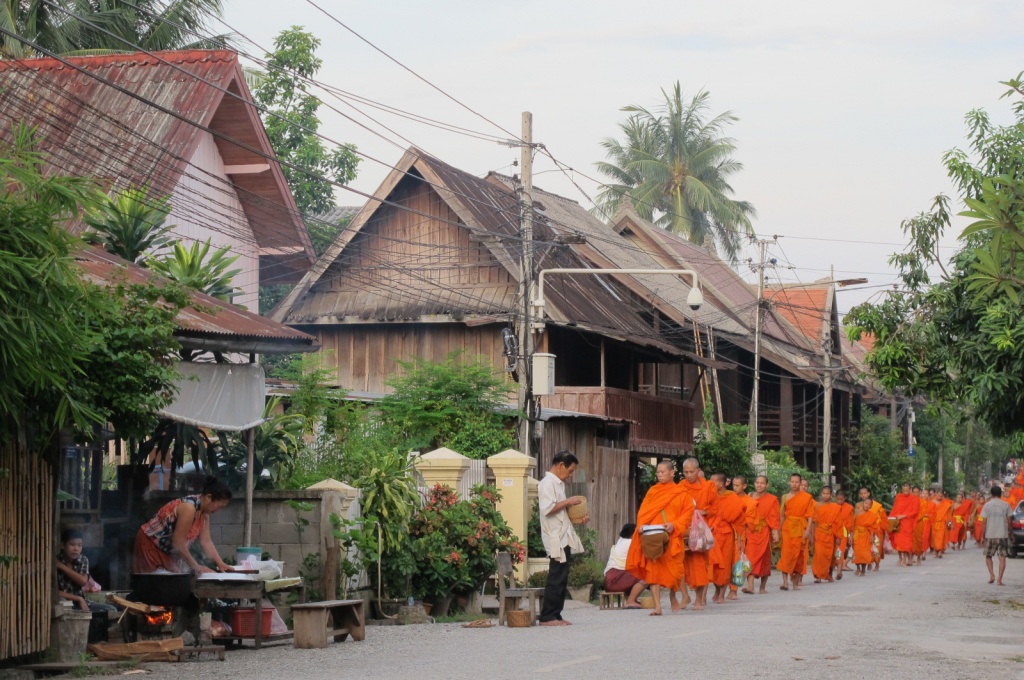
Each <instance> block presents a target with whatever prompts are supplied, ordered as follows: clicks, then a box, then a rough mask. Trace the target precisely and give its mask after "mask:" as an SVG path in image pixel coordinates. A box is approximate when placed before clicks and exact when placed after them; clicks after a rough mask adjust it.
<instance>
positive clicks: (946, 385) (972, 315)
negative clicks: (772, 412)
mask: <svg viewBox="0 0 1024 680" xmlns="http://www.w3.org/2000/svg"><path fill="white" fill-rule="evenodd" d="M1004 84H1005V85H1007V86H1008V87H1009V89H1008V90H1007V92H1006V96H1007V97H1010V98H1013V99H1015V100H1016V101H1015V103H1014V105H1013V111H1014V114H1015V117H1016V120H1015V122H1014V123H1013V124H1012V125H1008V126H996V125H994V124H993V123H992V122H991V120H990V118H989V116H988V114H987V113H985V112H984V111H978V110H975V111H971V112H970V113H968V114H967V123H968V150H961V149H953V150H952V151H950V152H948V153H947V154H946V155H945V165H946V170H947V172H948V174H949V176H950V177H951V178H952V179H953V180H954V182H955V184H956V185H957V187H958V189H959V191H960V199H961V200H962V201H963V207H964V209H963V210H962V211H961V212H960V215H962V216H964V217H967V218H969V219H970V220H971V222H970V224H969V225H968V226H967V227H966V228H965V229H964V230H963V232H962V233H961V234H960V238H959V246H958V250H957V252H956V253H955V254H954V255H953V257H952V258H950V259H949V260H946V259H944V258H943V257H941V256H940V254H939V250H938V243H939V239H940V238H941V236H942V235H943V233H945V231H946V230H948V229H949V228H950V227H951V219H952V218H951V214H952V208H951V207H950V206H951V201H950V200H949V199H948V198H946V197H945V196H939V197H937V198H936V199H935V201H934V202H933V205H932V208H931V210H929V211H928V212H925V213H921V214H919V215H917V216H916V217H914V218H912V219H909V220H907V221H905V222H904V223H903V225H902V226H903V231H904V233H905V234H906V235H907V236H908V238H909V240H910V244H909V245H908V248H907V249H906V250H905V251H904V252H902V253H897V254H895V255H893V256H892V258H891V259H890V262H891V263H892V264H893V265H895V266H896V267H897V268H898V269H899V272H900V278H901V280H902V284H903V285H902V286H901V288H900V289H898V290H894V291H891V292H889V293H888V294H887V295H886V297H885V298H884V299H883V300H881V301H880V302H877V303H874V304H863V305H860V306H858V307H855V308H854V309H853V310H851V312H850V313H849V314H848V316H847V317H846V325H847V328H848V332H849V334H850V337H851V338H853V339H858V338H859V337H860V336H861V335H862V334H864V333H870V334H872V335H874V337H875V340H876V342H875V347H874V349H873V350H872V351H871V352H869V354H868V356H867V361H868V364H869V366H870V367H871V369H872V370H873V372H874V373H875V374H876V375H877V376H878V378H879V380H880V381H881V383H882V384H883V385H884V386H885V387H886V388H887V389H889V390H901V391H904V392H905V393H908V394H911V395H926V396H928V397H929V399H931V400H933V401H939V402H942V403H945V404H950V405H958V404H966V405H967V406H968V408H969V409H970V410H971V412H972V413H974V414H976V415H977V417H978V418H979V419H980V420H981V421H982V422H984V423H985V424H986V425H988V426H989V427H990V428H992V430H993V432H994V433H995V434H997V435H1002V434H1014V433H1020V432H1021V430H1022V426H1021V423H1024V308H1022V306H1021V304H1020V298H1021V292H1022V287H1024V258H1022V257H1021V254H1022V252H1024V88H1022V83H1021V76H1018V77H1017V78H1016V79H1013V80H1010V81H1007V82H1005V83H1004ZM933 271H934V272H938V274H937V280H934V281H933V275H932V273H931V272H933Z"/></svg>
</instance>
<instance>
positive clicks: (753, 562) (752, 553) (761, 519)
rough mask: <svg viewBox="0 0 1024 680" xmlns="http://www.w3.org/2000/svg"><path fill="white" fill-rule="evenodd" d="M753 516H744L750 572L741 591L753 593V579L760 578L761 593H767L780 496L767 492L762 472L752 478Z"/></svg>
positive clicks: (778, 523) (777, 525)
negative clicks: (745, 517) (755, 477)
mask: <svg viewBox="0 0 1024 680" xmlns="http://www.w3.org/2000/svg"><path fill="white" fill-rule="evenodd" d="M751 498H752V499H753V500H754V503H755V506H754V515H753V517H752V518H751V517H750V516H749V515H748V517H747V537H746V550H747V559H749V560H750V575H749V576H747V587H746V590H745V591H744V592H746V593H749V594H751V595H753V593H754V579H755V578H759V579H761V589H760V590H759V591H758V593H760V594H761V595H764V594H765V593H766V592H768V591H766V590H765V586H766V585H767V584H768V577H769V576H771V574H772V544H773V543H778V542H779V527H781V526H782V524H781V521H780V518H779V499H778V498H776V497H775V496H773V495H772V494H770V493H768V478H767V477H765V476H764V475H761V476H759V477H758V478H757V479H755V480H754V493H753V495H752V496H751Z"/></svg>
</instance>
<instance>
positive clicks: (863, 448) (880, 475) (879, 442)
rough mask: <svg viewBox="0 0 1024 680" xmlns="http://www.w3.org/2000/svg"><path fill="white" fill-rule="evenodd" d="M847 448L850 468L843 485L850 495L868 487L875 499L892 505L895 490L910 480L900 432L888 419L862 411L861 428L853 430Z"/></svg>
mask: <svg viewBox="0 0 1024 680" xmlns="http://www.w3.org/2000/svg"><path fill="white" fill-rule="evenodd" d="M850 448H851V449H852V453H851V456H850V457H851V462H850V468H849V469H848V470H847V471H846V478H845V479H844V483H843V486H844V487H845V488H846V489H847V490H848V492H849V493H852V494H856V492H857V490H858V489H860V488H861V487H867V488H868V490H869V491H871V494H872V495H873V496H874V497H875V499H876V500H878V501H879V502H881V503H885V504H887V505H888V504H891V503H892V500H893V498H894V497H895V490H898V487H899V485H901V484H902V483H903V482H905V481H910V479H911V473H910V463H911V458H910V457H909V456H908V455H907V452H906V450H905V449H904V448H903V440H902V438H901V436H900V432H899V431H898V430H893V429H892V427H891V425H890V423H889V420H888V419H887V418H883V417H881V416H876V415H875V414H873V413H865V414H864V415H863V416H862V418H861V423H860V428H859V429H857V430H855V431H854V432H853V433H852V437H851V441H850Z"/></svg>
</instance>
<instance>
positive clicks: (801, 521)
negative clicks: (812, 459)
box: [776, 491, 817, 574]
mask: <svg viewBox="0 0 1024 680" xmlns="http://www.w3.org/2000/svg"><path fill="white" fill-rule="evenodd" d="M816 505H817V503H816V502H815V500H814V496H812V495H811V494H809V493H807V492H806V491H797V492H796V493H795V494H792V495H791V496H790V497H789V498H788V499H786V500H785V501H784V506H785V507H784V514H785V519H784V520H783V522H782V532H781V533H782V554H781V555H780V556H779V562H778V564H777V565H776V567H777V568H778V570H779V571H781V572H783V573H786V574H806V573H807V540H806V539H805V538H804V534H805V533H806V531H807V525H808V523H809V522H810V520H811V517H812V516H813V515H814V508H815V506H816Z"/></svg>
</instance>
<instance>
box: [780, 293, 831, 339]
mask: <svg viewBox="0 0 1024 680" xmlns="http://www.w3.org/2000/svg"><path fill="white" fill-rule="evenodd" d="M831 285H832V284H821V285H817V286H816V285H813V284H812V285H810V286H803V285H796V286H768V287H766V288H765V290H764V298H765V299H766V300H768V301H769V302H771V303H772V308H773V309H775V310H776V311H777V312H778V313H779V314H780V315H781V316H782V317H783V318H784V319H786V320H787V321H789V322H790V323H791V324H792V325H793V326H795V327H796V328H797V329H798V330H799V331H800V332H801V333H803V335H804V337H806V338H807V339H808V340H810V341H811V342H812V343H814V346H819V345H820V344H821V341H822V327H823V325H824V324H826V323H827V322H828V319H829V314H830V313H831V310H829V309H828V301H829V291H830V288H831Z"/></svg>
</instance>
